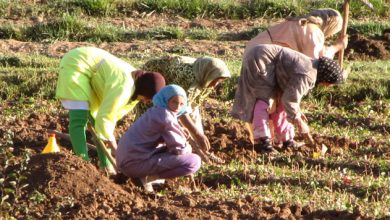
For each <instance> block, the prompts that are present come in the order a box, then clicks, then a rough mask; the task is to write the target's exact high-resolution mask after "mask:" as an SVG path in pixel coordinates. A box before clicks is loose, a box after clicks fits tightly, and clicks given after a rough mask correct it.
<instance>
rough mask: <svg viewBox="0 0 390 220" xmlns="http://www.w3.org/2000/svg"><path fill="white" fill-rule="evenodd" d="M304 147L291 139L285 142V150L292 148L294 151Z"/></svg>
mask: <svg viewBox="0 0 390 220" xmlns="http://www.w3.org/2000/svg"><path fill="white" fill-rule="evenodd" d="M301 146H302V144H298V143H297V142H295V141H294V140H292V139H290V140H287V141H284V142H283V148H292V149H298V148H300V147H301Z"/></svg>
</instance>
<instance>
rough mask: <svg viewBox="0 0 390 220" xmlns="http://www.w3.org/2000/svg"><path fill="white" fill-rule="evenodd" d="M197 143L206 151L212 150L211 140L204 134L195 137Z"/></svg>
mask: <svg viewBox="0 0 390 220" xmlns="http://www.w3.org/2000/svg"><path fill="white" fill-rule="evenodd" d="M194 138H195V142H196V143H197V145H198V146H199V147H200V148H201V149H202V150H203V151H204V152H208V151H209V150H210V148H211V147H210V142H209V139H208V138H207V137H206V135H204V134H197V135H195V137H194Z"/></svg>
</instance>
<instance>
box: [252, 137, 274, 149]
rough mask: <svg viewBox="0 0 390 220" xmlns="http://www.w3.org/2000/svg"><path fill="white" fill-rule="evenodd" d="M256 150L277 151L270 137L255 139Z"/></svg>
mask: <svg viewBox="0 0 390 220" xmlns="http://www.w3.org/2000/svg"><path fill="white" fill-rule="evenodd" d="M255 143H256V144H255V145H254V148H255V151H257V152H262V151H265V152H273V151H276V150H275V148H274V147H272V144H271V140H270V139H269V138H260V139H258V140H255Z"/></svg>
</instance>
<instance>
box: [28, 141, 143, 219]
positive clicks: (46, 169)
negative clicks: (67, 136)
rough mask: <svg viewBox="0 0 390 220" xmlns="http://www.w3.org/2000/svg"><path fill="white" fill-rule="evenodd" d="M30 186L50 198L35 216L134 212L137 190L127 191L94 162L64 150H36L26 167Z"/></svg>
mask: <svg viewBox="0 0 390 220" xmlns="http://www.w3.org/2000/svg"><path fill="white" fill-rule="evenodd" d="M27 173H28V175H27V180H28V184H29V186H28V190H29V191H30V192H33V191H34V190H38V191H39V192H43V193H44V194H45V196H46V198H47V200H45V202H44V203H43V204H40V205H39V206H40V207H39V208H37V210H40V211H36V212H34V215H35V216H34V217H37V218H42V217H47V216H46V215H53V214H55V213H53V212H54V211H55V210H58V211H59V212H61V215H62V217H64V218H81V219H86V218H94V217H96V216H99V217H102V218H104V219H107V218H110V217H114V218H121V217H124V216H126V215H127V214H129V213H131V210H132V207H133V206H134V203H135V201H138V202H140V201H139V200H138V198H137V196H136V194H134V193H133V192H128V191H124V190H123V189H122V188H121V187H120V186H118V185H117V184H115V183H114V182H113V181H112V180H110V179H109V178H107V177H106V176H105V175H104V174H103V173H102V172H100V171H99V170H97V169H96V167H95V166H93V165H92V164H91V163H89V162H86V161H83V160H82V159H81V158H79V157H75V156H73V155H72V154H71V153H69V152H68V151H67V150H66V149H65V150H63V152H62V153H54V154H37V155H35V156H33V157H32V158H31V160H30V162H29V164H28V169H27Z"/></svg>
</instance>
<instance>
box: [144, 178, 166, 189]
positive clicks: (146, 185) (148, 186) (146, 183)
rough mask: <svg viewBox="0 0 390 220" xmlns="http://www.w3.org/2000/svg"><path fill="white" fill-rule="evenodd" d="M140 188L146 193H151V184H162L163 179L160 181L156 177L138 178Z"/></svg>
mask: <svg viewBox="0 0 390 220" xmlns="http://www.w3.org/2000/svg"><path fill="white" fill-rule="evenodd" d="M140 180H141V183H142V186H143V187H144V189H145V191H146V192H153V191H154V190H153V184H164V183H165V179H160V178H159V177H158V176H145V177H141V178H140Z"/></svg>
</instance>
